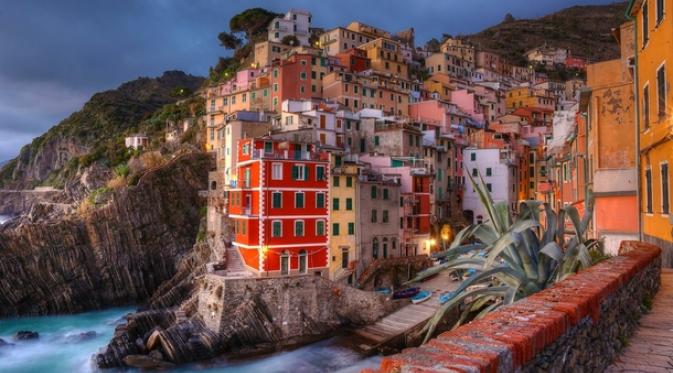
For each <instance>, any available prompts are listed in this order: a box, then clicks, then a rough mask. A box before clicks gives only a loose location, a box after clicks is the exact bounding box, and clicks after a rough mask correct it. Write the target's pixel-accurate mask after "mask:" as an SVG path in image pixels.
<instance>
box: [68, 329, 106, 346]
mask: <svg viewBox="0 0 673 373" xmlns="http://www.w3.org/2000/svg"><path fill="white" fill-rule="evenodd" d="M97 335H98V333H96V332H95V331H93V330H89V331H88V332H84V333H79V334H72V335H69V336H67V337H65V340H66V342H68V343H80V342H86V341H88V340H91V339H94V338H96V336H97Z"/></svg>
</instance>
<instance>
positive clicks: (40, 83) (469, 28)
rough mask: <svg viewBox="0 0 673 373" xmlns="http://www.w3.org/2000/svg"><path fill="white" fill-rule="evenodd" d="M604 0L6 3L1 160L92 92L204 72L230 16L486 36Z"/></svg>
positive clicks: (1, 46)
mask: <svg viewBox="0 0 673 373" xmlns="http://www.w3.org/2000/svg"><path fill="white" fill-rule="evenodd" d="M608 2H609V1H601V0H544V1H530V0H471V1H457V0H445V1H437V0H434V1H428V0H413V1H409V0H408V1H383V0H381V1H363V0H339V1H331V0H330V1H316V0H312V1H308V0H283V1H277V0H272V1H254V2H253V1H242V0H222V1H216V0H195V1H179V0H172V1H169V0H154V1H149V0H147V1H139V0H138V1H132V0H109V1H102V0H79V1H75V0H66V1H55V0H42V1H30V0H25V1H14V2H5V3H3V4H2V5H0V160H3V159H8V158H11V157H13V156H15V155H16V153H17V151H18V149H19V147H20V146H21V145H22V144H25V143H27V142H29V141H30V139H31V138H33V137H35V136H37V135H39V134H41V133H42V132H44V131H45V130H46V129H47V128H49V127H51V126H52V125H54V124H56V123H57V122H58V121H59V120H61V119H63V118H64V117H66V116H67V115H68V114H69V113H70V112H72V111H74V110H76V109H78V108H79V107H81V105H82V104H83V103H84V102H85V101H86V100H87V99H88V98H89V97H90V96H91V94H93V93H94V92H97V91H100V90H104V89H109V88H113V87H116V86H118V85H119V84H121V83H122V82H124V81H128V80H131V79H134V78H136V77H138V76H155V75H158V74H160V73H161V72H163V71H165V70H170V69H180V70H183V71H186V72H189V73H192V74H198V75H205V74H206V73H207V69H208V66H210V65H211V64H213V63H214V61H215V60H216V59H217V57H218V56H220V55H223V54H224V51H223V50H222V49H221V48H220V47H218V45H217V40H216V35H217V33H218V32H220V31H223V30H225V29H227V27H228V23H229V18H230V17H231V16H232V15H234V14H236V13H238V12H240V11H241V10H243V9H246V8H250V7H255V6H260V7H264V8H267V9H270V10H274V11H276V12H284V11H286V10H287V9H288V8H291V7H293V8H306V9H308V10H310V11H311V12H312V13H313V22H314V25H315V26H319V27H325V28H331V27H334V26H337V25H345V24H347V23H348V22H349V21H350V20H353V19H357V20H361V21H363V22H366V23H371V24H374V25H376V26H379V27H382V28H385V29H389V30H391V31H398V30H402V29H405V28H408V27H414V28H415V30H416V37H417V40H418V41H421V42H423V41H426V40H427V39H429V38H431V37H435V36H437V37H439V36H441V34H442V33H450V34H458V33H471V32H475V31H479V30H481V29H482V28H484V27H487V26H489V25H492V24H495V23H497V22H499V21H500V20H501V19H502V18H503V17H504V15H505V14H506V13H508V12H509V13H512V14H513V15H514V16H515V17H520V18H529V17H537V16H541V15H544V14H546V13H549V12H551V11H555V10H558V9H561V8H564V7H567V6H570V5H573V4H578V3H581V4H589V3H591V4H600V3H608Z"/></svg>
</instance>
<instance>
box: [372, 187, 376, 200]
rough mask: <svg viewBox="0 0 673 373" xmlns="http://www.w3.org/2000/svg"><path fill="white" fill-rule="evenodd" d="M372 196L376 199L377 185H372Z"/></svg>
mask: <svg viewBox="0 0 673 373" xmlns="http://www.w3.org/2000/svg"><path fill="white" fill-rule="evenodd" d="M371 196H372V199H376V185H372V188H371Z"/></svg>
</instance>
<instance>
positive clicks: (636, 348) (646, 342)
mask: <svg viewBox="0 0 673 373" xmlns="http://www.w3.org/2000/svg"><path fill="white" fill-rule="evenodd" d="M606 372H610V373H615V372H651V373H656V372H673V269H670V268H663V269H662V271H661V288H660V289H659V292H658V293H657V295H656V296H655V298H654V302H653V303H652V310H651V311H650V312H649V313H648V314H646V315H643V317H642V318H641V319H640V323H639V325H638V328H637V329H636V332H635V333H634V334H633V336H631V338H629V341H628V345H627V347H626V348H625V349H624V350H623V351H622V352H621V353H620V355H619V357H618V358H617V359H616V360H615V362H614V363H613V364H612V365H611V366H610V367H608V369H607V370H606Z"/></svg>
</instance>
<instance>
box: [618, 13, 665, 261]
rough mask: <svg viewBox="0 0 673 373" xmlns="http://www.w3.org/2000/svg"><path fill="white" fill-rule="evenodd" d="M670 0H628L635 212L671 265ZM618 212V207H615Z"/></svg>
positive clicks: (646, 236) (645, 236) (646, 237)
mask: <svg viewBox="0 0 673 373" xmlns="http://www.w3.org/2000/svg"><path fill="white" fill-rule="evenodd" d="M671 10H673V0H631V1H630V3H629V6H628V9H627V13H628V14H630V15H631V17H633V19H634V21H635V23H636V27H635V38H636V42H635V46H634V51H633V53H634V55H635V60H634V62H635V65H636V77H635V80H636V87H637V90H636V102H637V118H638V129H639V146H640V150H639V151H640V165H639V173H640V196H641V198H640V217H641V223H640V224H641V227H640V228H641V233H642V238H643V240H645V241H648V242H651V243H654V244H656V245H658V246H660V247H661V248H662V249H664V250H665V255H664V265H665V266H668V267H670V266H671V265H673V260H672V258H671V257H672V254H673V252H671V250H673V215H671V212H670V210H671V206H670V168H669V167H670V165H671V164H673V141H672V139H673V121H672V118H671V114H672V113H673V108H672V106H673V99H672V95H671V93H670V92H669V89H670V87H672V86H673V77H672V72H671V65H673V36H672V35H673V17H671V15H668V16H667V14H670V12H671ZM617 213H618V212H617Z"/></svg>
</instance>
